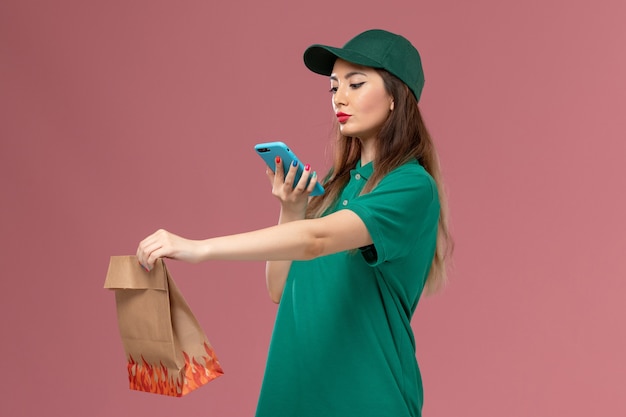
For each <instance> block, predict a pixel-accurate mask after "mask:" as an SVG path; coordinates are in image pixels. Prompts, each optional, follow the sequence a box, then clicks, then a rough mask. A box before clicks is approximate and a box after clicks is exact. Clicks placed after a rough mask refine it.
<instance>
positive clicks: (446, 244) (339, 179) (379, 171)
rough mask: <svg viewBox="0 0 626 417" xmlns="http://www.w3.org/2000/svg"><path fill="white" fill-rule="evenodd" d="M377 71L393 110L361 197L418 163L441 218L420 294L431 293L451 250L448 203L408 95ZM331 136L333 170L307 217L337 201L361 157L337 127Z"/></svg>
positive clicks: (432, 150)
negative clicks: (435, 194)
mask: <svg viewBox="0 0 626 417" xmlns="http://www.w3.org/2000/svg"><path fill="white" fill-rule="evenodd" d="M377 71H378V73H379V74H380V75H381V77H382V78H383V81H384V85H385V89H386V90H387V93H388V94H390V95H391V96H392V97H393V101H394V108H393V111H391V112H390V114H389V117H388V118H387V120H386V121H385V122H384V123H383V125H382V127H381V129H380V132H379V133H378V136H377V140H376V154H375V159H374V166H375V167H376V169H375V170H374V173H373V174H372V177H371V178H370V179H369V180H368V182H367V184H366V185H365V187H364V188H363V191H362V192H361V194H366V193H368V192H370V191H372V189H373V188H374V187H375V186H376V185H377V184H378V183H379V182H380V180H381V179H382V178H383V177H384V176H385V175H387V174H388V173H389V172H391V171H392V170H393V169H395V168H397V167H399V166H400V165H402V164H404V163H406V162H407V161H409V160H411V159H417V160H418V161H419V163H420V164H421V165H422V166H423V167H424V169H426V171H427V172H428V173H429V174H430V175H431V176H432V177H433V179H434V180H435V183H436V184H437V191H438V193H439V205H440V214H439V225H438V230H437V246H436V250H435V256H434V257H433V261H432V265H431V268H430V272H429V274H428V278H427V280H426V286H425V289H424V292H425V293H426V294H432V293H434V292H436V291H437V290H439V289H440V288H441V287H442V286H443V284H444V283H445V282H446V278H447V269H446V261H448V260H449V258H450V256H451V255H452V250H453V247H454V242H453V240H452V236H451V235H450V231H449V228H448V203H447V198H446V192H445V189H444V185H443V180H442V175H441V169H440V166H439V157H438V155H437V151H436V150H435V146H434V144H433V141H432V139H431V136H430V134H429V133H428V130H427V129H426V125H425V124H424V121H423V119H422V115H421V113H420V111H419V107H418V105H417V99H416V98H415V96H414V95H413V93H412V92H411V90H410V89H409V88H408V87H407V86H406V84H404V83H403V82H402V81H400V80H399V79H398V78H397V77H395V76H394V75H392V74H390V73H389V72H387V71H385V70H382V69H378V70H377ZM336 132H337V140H336V143H335V145H334V148H335V149H334V155H335V157H334V162H333V167H332V168H331V169H330V171H329V173H328V175H327V176H326V177H325V178H324V180H323V182H324V188H325V189H326V192H325V193H324V194H323V195H322V196H319V197H313V198H311V200H310V202H309V205H308V207H307V217H308V218H313V217H320V216H322V214H323V213H324V212H325V211H326V210H328V208H329V207H330V206H331V205H332V204H333V203H335V202H336V201H337V199H338V198H339V194H340V193H341V190H342V189H343V188H344V186H345V185H346V184H347V183H348V181H349V179H350V170H352V169H354V168H355V167H356V164H357V162H358V161H359V159H360V158H361V141H360V140H359V139H358V138H355V137H351V136H343V135H342V134H341V132H340V131H339V128H338V126H337V127H336Z"/></svg>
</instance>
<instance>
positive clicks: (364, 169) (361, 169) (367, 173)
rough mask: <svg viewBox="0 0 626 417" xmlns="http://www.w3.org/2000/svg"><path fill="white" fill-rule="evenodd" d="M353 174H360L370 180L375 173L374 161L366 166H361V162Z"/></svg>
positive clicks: (357, 164)
mask: <svg viewBox="0 0 626 417" xmlns="http://www.w3.org/2000/svg"><path fill="white" fill-rule="evenodd" d="M351 172H352V174H355V173H358V174H359V175H360V176H361V177H362V178H364V179H366V180H367V179H369V178H370V177H371V176H372V173H373V172H374V161H370V162H368V163H367V164H365V165H364V166H361V160H360V159H359V162H357V163H356V167H355V168H354V169H353V170H352V171H351Z"/></svg>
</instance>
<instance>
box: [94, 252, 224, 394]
mask: <svg viewBox="0 0 626 417" xmlns="http://www.w3.org/2000/svg"><path fill="white" fill-rule="evenodd" d="M104 288H109V289H112V290H115V301H116V305H117V320H118V325H119V329H120V334H121V336H122V342H123V344H124V350H125V351H126V356H127V359H128V379H129V381H130V388H131V389H134V390H138V391H145V392H152V393H156V394H163V395H170V396H173V397H181V396H183V395H185V394H188V393H189V392H191V391H193V390H195V389H196V388H198V387H200V386H202V385H204V384H206V383H207V382H209V381H211V380H213V379H215V378H217V377H218V376H220V375H222V374H223V373H224V372H223V371H222V368H221V366H220V364H219V362H218V360H217V357H216V356H215V353H214V352H213V348H212V347H211V344H210V343H209V341H208V339H207V337H206V336H205V334H204V331H203V330H202V328H201V327H200V324H199V323H198V321H197V320H196V318H195V317H194V315H193V313H192V312H191V309H190V308H189V306H188V305H187V302H186V301H185V299H184V298H183V296H182V294H181V293H180V291H179V290H178V288H176V285H175V284H174V281H173V280H172V278H171V277H170V275H169V273H168V271H167V268H166V267H165V263H164V262H163V261H162V260H161V259H159V260H158V261H157V262H156V264H155V266H154V268H153V269H152V270H151V271H150V272H147V271H146V270H145V269H143V267H141V265H139V262H138V261H137V257H135V256H112V257H111V261H110V263H109V271H108V273H107V277H106V281H105V283H104Z"/></svg>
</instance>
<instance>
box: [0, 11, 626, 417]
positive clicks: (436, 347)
mask: <svg viewBox="0 0 626 417" xmlns="http://www.w3.org/2000/svg"><path fill="white" fill-rule="evenodd" d="M247 3H248V4H242V2H235V1H233V2H202V1H177V2H174V1H171V2H165V1H161V2H153V1H143V2H140V1H134V2H127V1H119V0H116V1H107V2H104V1H103V2H84V1H78V0H74V1H72V0H63V1H55V2H47V1H18V0H4V1H3V2H1V3H0V140H1V142H0V174H1V175H0V190H2V191H1V195H2V197H1V201H2V204H1V210H2V216H1V217H0V231H1V236H2V239H1V240H0V258H1V261H2V263H1V265H2V266H3V275H4V279H3V288H2V291H0V308H1V309H2V310H1V313H2V314H1V317H2V320H1V321H0V326H2V327H1V328H0V330H1V331H2V333H1V334H2V344H1V345H0V354H1V355H0V357H2V358H3V360H2V370H3V372H2V375H3V381H4V382H3V383H2V387H3V388H2V390H1V391H0V392H1V394H0V414H1V415H3V416H12V417H14V416H37V415H61V414H62V415H85V416H87V415H88V416H93V417H97V416H127V415H128V416H130V415H137V414H139V415H149V416H153V417H159V416H171V415H205V414H206V415H212V416H235V417H238V416H251V415H252V414H253V412H254V409H255V405H256V399H257V395H258V390H259V386H260V383H261V378H262V374H263V369H264V361H265V353H266V349H267V345H268V342H269V337H270V332H271V329H272V325H273V318H274V314H275V306H274V305H273V304H271V303H270V301H269V298H268V297H267V296H266V292H265V288H264V276H263V264H262V263H226V262H220V263H218V262H216V263H210V264H203V265H194V266H189V265H183V264H180V263H175V262H170V263H169V265H170V269H171V270H172V272H173V275H174V278H175V279H176V281H177V283H178V285H179V287H180V288H181V290H182V291H183V292H184V294H185V295H186V297H187V299H188V301H189V303H190V304H191V306H192V308H193V310H194V311H195V313H196V315H197V316H198V318H199V320H200V321H201V323H202V324H203V326H204V327H205V330H206V332H207V334H208V335H209V338H210V340H211V341H212V343H213V344H214V347H215V349H216V351H217V353H218V355H219V357H220V359H221V362H222V365H223V366H224V368H225V371H226V375H225V376H224V377H222V378H219V379H218V380H216V381H214V382H212V383H211V384H210V385H209V386H207V387H203V388H202V389H200V390H199V391H197V392H194V393H192V394H191V395H189V396H188V397H186V398H183V399H172V398H166V397H160V396H156V395H149V394H142V393H137V392H132V391H129V390H128V388H127V385H126V375H125V368H124V354H123V351H122V346H121V342H120V340H119V335H118V333H117V327H116V321H115V307H114V300H113V294H112V293H110V292H107V291H105V290H104V289H102V284H103V281H104V277H105V273H106V269H107V265H108V259H109V256H110V255H120V254H131V253H134V251H135V248H136V245H137V243H138V241H139V240H140V239H141V238H143V237H144V236H145V235H147V234H148V233H151V232H152V231H153V230H155V229H156V228H158V227H164V228H168V229H170V230H172V231H174V232H178V233H180V234H183V235H186V236H189V237H198V238H200V237H207V236H213V235H219V234H225V233H231V232H238V231H243V230H248V229H251V228H258V227H263V226H267V225H270V224H272V223H273V222H274V221H275V219H276V217H277V203H276V202H275V201H274V199H273V198H272V197H271V195H270V193H269V186H268V183H267V180H266V179H265V177H264V173H263V172H264V166H263V164H262V163H261V161H260V160H259V159H258V158H257V157H256V156H255V155H254V152H253V150H252V147H253V145H254V144H255V143H256V142H258V141H261V140H285V141H287V142H289V143H290V144H291V145H292V147H293V148H295V149H296V151H297V152H298V153H299V154H300V155H302V156H303V157H304V156H306V158H307V160H306V162H309V163H311V164H312V165H313V167H314V169H317V170H318V171H325V169H326V168H327V166H328V158H327V155H326V153H325V147H326V144H327V143H328V139H327V138H328V131H329V127H330V119H331V117H332V116H331V112H330V106H329V96H328V95H327V93H326V90H327V88H328V83H327V81H326V80H325V79H324V78H323V77H318V76H315V75H313V74H311V73H309V72H308V71H307V70H306V69H305V67H304V65H303V64H302V61H301V55H302V52H303V50H304V48H305V47H306V46H308V45H309V44H311V43H314V42H323V43H331V44H341V43H343V42H344V41H346V40H347V39H349V38H350V37H351V36H353V35H354V34H356V33H357V32H359V31H361V30H364V29H367V28H372V27H381V28H385V29H390V30H393V31H397V32H400V33H402V34H404V35H405V36H407V37H408V38H410V39H411V40H413V41H414V43H415V44H416V45H417V47H418V48H419V49H420V50H421V52H422V55H423V59H424V65H425V71H426V79H427V82H426V88H425V90H424V95H423V99H422V109H423V111H424V113H425V116H426V119H427V122H428V123H429V126H430V128H431V131H432V133H433V135H434V137H435V138H436V140H437V142H438V146H439V149H440V153H441V158H442V163H443V167H444V171H445V174H446V178H447V182H448V187H449V190H450V200H451V209H452V222H453V231H454V233H455V236H456V240H457V252H456V257H455V259H456V266H455V270H454V272H453V274H452V279H451V284H450V286H449V287H448V289H447V291H446V292H445V293H443V294H442V295H440V296H437V297H434V298H430V299H427V300H425V301H424V302H423V303H422V305H421V306H420V307H419V308H418V312H417V315H416V318H415V320H414V328H415V331H416V339H417V344H418V346H417V348H418V357H419V360H420V363H421V366H422V370H423V376H424V380H425V395H426V403H425V408H424V414H425V416H429V417H436V416H461V415H464V416H465V415H468V416H482V417H491V416H493V417H496V416H497V417H502V416H507V417H508V416H529V415H532V416H535V417H544V416H545V417H548V416H565V415H567V416H573V417H576V416H581V417H582V416H590V415H594V416H621V415H626V401H625V400H624V394H625V393H626V361H625V360H624V356H623V354H624V352H626V332H625V331H624V324H623V321H624V317H625V315H626V305H625V303H624V294H625V293H626V280H625V279H624V278H626V262H625V258H626V257H625V256H624V255H625V249H624V248H626V237H625V236H626V233H625V232H626V227H625V226H624V224H625V222H624V220H623V214H624V213H625V212H626V201H625V199H624V195H623V191H624V189H625V185H626V180H625V178H626V167H625V165H626V164H624V161H625V157H626V145H625V142H626V141H625V139H626V118H625V117H624V116H623V114H622V113H623V112H624V103H626V76H625V74H626V56H625V55H624V45H626V26H624V24H623V21H624V16H626V3H625V2H624V1H623V0H614V1H610V0H605V1H598V2H591V1H588V2H584V1H565V0H543V1H527V2H519V1H517V2H513V1H501V0H483V1H472V2H464V1H456V2H452V1H434V0H432V1H431V0H425V1H420V2H414V1H408V0H407V1H404V2H394V1H387V2H382V3H381V2H360V3H358V4H344V3H341V2H331V1H326V0H321V1H317V2H314V3H311V4H310V5H304V6H301V5H298V6H297V8H296V6H294V5H295V4H296V3H294V2H291V1H282V2H281V1H271V0H270V1H262V2H259V1H249V2H247ZM330 377H332V375H331V376H330Z"/></svg>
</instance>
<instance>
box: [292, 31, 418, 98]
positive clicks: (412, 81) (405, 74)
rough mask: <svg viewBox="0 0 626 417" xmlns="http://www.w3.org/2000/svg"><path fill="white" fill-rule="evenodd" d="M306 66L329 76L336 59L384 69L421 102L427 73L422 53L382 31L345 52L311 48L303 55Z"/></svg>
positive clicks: (354, 42)
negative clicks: (424, 68)
mask: <svg viewBox="0 0 626 417" xmlns="http://www.w3.org/2000/svg"><path fill="white" fill-rule="evenodd" d="M303 58H304V64H305V65H306V66H307V68H308V69H310V70H311V71H313V72H315V73H317V74H321V75H330V74H331V73H332V71H333V66H334V65H335V61H336V60H337V58H341V59H343V60H345V61H348V62H352V63H353V64H357V65H363V66H366V67H371V68H382V69H385V70H387V71H389V72H390V73H392V74H393V75H395V76H396V77H398V78H399V79H400V80H402V82H404V83H405V84H406V85H407V86H408V87H409V88H410V89H411V91H412V92H413V94H414V95H415V98H416V99H417V101H419V99H420V96H421V94H422V89H423V88H424V70H423V69H422V59H421V57H420V54H419V52H418V51H417V49H415V47H414V46H413V45H412V44H411V42H409V41H408V39H406V38H405V37H403V36H400V35H397V34H395V33H391V32H388V31H386V30H381V29H372V30H366V31H365V32H363V33H359V34H358V35H356V36H355V37H354V38H352V39H350V40H349V41H348V42H347V43H346V44H345V45H344V46H343V48H336V47H333V46H327V45H319V44H315V45H311V46H309V47H308V48H307V49H306V51H304V57H303Z"/></svg>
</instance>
